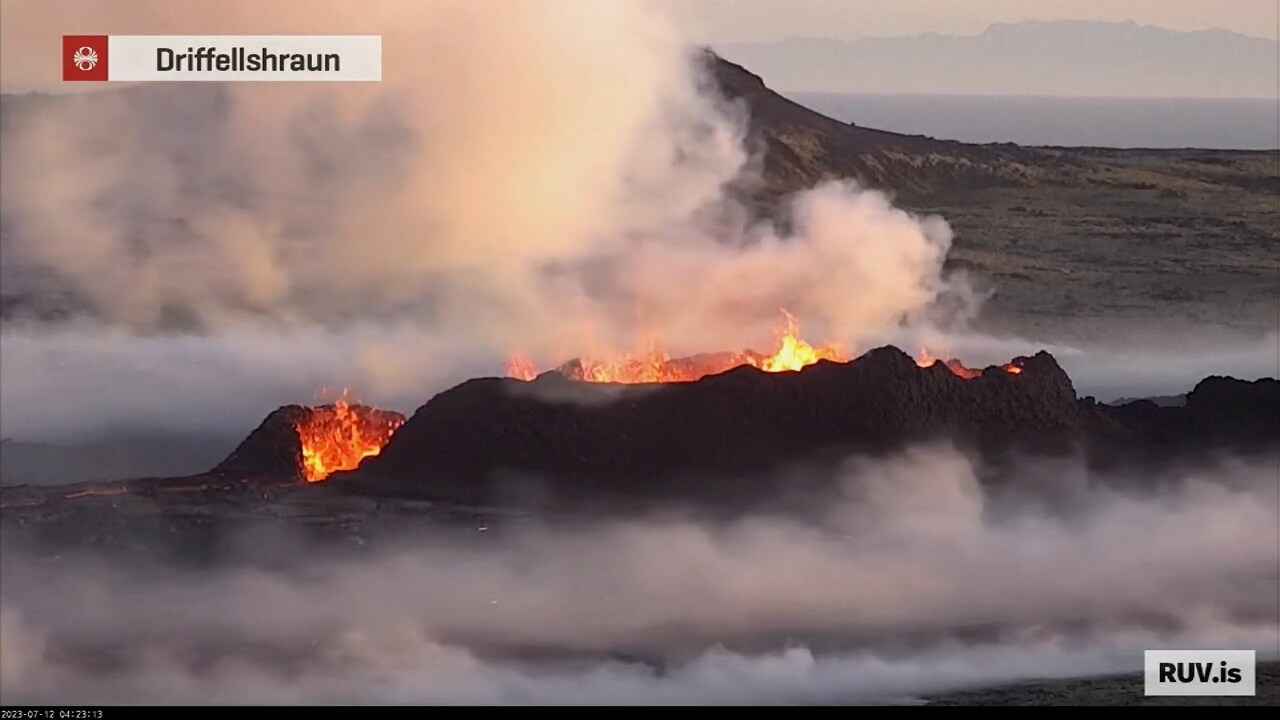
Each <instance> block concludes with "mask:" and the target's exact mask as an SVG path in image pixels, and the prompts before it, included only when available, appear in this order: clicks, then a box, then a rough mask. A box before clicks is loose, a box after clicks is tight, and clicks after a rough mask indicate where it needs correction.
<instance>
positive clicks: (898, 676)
mask: <svg viewBox="0 0 1280 720" xmlns="http://www.w3.org/2000/svg"><path fill="white" fill-rule="evenodd" d="M1274 471H1275V467H1274V463H1273V462H1270V461H1268V462H1261V463H1245V462H1236V463H1230V464H1222V465H1220V466H1214V467H1205V468H1202V469H1200V470H1196V471H1191V470H1187V471H1181V472H1176V473H1171V474H1170V475H1168V476H1166V477H1162V478H1159V479H1158V480H1159V482H1155V483H1152V484H1150V485H1148V486H1146V489H1142V490H1140V489H1135V488H1136V487H1138V483H1137V479H1136V478H1126V477H1113V476H1106V475H1098V474H1093V473H1090V472H1089V471H1087V470H1086V469H1084V468H1083V467H1079V466H1075V465H1072V464H1071V463H1065V464H1048V463H1039V464H1028V465H1025V466H1023V467H1022V468H1021V470H1020V471H1019V472H1018V473H1017V477H1016V479H1015V481H1014V485H1015V486H1016V487H1017V488H1018V490H1017V491H1016V492H1015V493H1004V492H1001V493H996V492H993V491H991V490H990V489H985V488H984V487H983V486H981V485H980V484H979V483H978V480H977V475H979V474H980V473H981V472H982V469H981V467H979V466H975V465H973V464H972V463H971V462H970V461H969V460H968V459H966V458H965V457H964V456H962V455H960V454H958V453H957V452H956V451H954V450H952V449H950V448H948V447H941V446H940V447H921V448H917V449H915V450H913V451H910V452H908V453H906V454H904V455H902V456H900V457H896V458H891V459H888V460H883V461H866V460H859V461H851V462H850V464H848V465H847V466H846V467H845V469H844V470H843V471H842V475H841V486H842V487H843V491H842V492H841V493H840V494H839V495H838V496H837V497H834V498H830V502H829V503H826V504H825V507H826V508H827V510H826V511H824V512H823V513H821V514H819V515H818V516H817V517H812V518H806V519H804V520H801V519H798V518H791V517H782V516H752V517H746V518H742V519H739V520H736V521H732V522H708V521H705V520H701V521H698V520H693V519H683V518H679V517H667V518H653V519H648V520H630V521H613V522H608V521H598V522H590V521H585V522H584V521H573V520H569V519H561V520H558V521H556V522H555V523H554V524H551V523H541V522H539V521H534V520H529V521H527V522H525V523H520V522H516V521H504V522H498V523H496V524H492V526H491V527H490V528H489V531H488V532H485V533H480V532H477V531H476V529H475V526H474V525H467V526H465V527H459V526H456V525H455V526H452V527H451V528H450V527H442V528H441V529H440V531H439V534H438V535H434V536H433V537H432V538H431V539H430V540H429V541H415V540H412V539H404V540H402V541H400V542H398V543H397V542H391V543H390V544H389V545H377V547H378V548H379V549H375V550H373V551H372V552H370V553H367V554H364V555H361V556H360V557H358V558H352V557H346V558H345V559H340V558H331V557H326V556H325V555H324V554H323V553H322V552H321V551H320V550H319V549H318V548H317V547H316V546H314V545H311V544H304V543H300V542H298V543H295V542H290V541H289V540H288V539H287V538H283V539H282V538H276V540H275V541H274V542H263V541H262V537H260V536H255V537H256V538H257V539H256V540H254V541H252V542H251V543H249V544H251V545H253V546H254V547H257V548H260V549H261V548H267V549H271V548H274V549H275V554H274V555H271V554H270V553H268V557H265V558H264V559H263V560H262V561H261V562H252V563H250V564H248V565H245V564H231V565H223V566H219V567H216V568H212V569H204V570H198V569H190V568H188V569H185V570H184V569H178V568H172V567H166V566H165V565H163V564H161V563H158V562H157V563H142V564H139V563H137V562H134V561H125V562H121V561H112V560H104V559H93V558H90V557H87V556H80V557H77V556H70V555H62V556H59V557H57V558H54V559H52V560H50V559H48V558H47V557H46V558H45V559H37V558H35V557H34V556H32V555H29V554H27V552H26V548H23V547H22V546H20V545H19V544H18V543H16V542H13V538H12V537H10V538H9V542H7V543H6V544H5V545H4V547H3V552H4V556H3V558H4V562H3V564H2V565H0V570H2V571H3V580H4V582H3V583H2V584H0V623H3V630H2V631H0V653H2V654H0V687H2V688H3V692H4V697H5V698H6V700H7V701H10V702H40V703H43V702H53V701H55V700H56V701H58V702H76V701H81V702H85V701H94V702H219V701H225V700H227V699H229V698H235V699H236V700H238V701H245V702H259V701H260V702H498V703H503V702H588V703H593V702H715V703H722V702H733V703H740V702H748V703H751V702H836V701H862V702H867V701H896V700H903V699H906V698H908V697H910V696H913V695H916V694H919V693H924V692H929V691H935V690H941V689H945V688H953V687H961V686H965V685H972V684H982V683H993V682H999V681H1004V680H1012V679H1018V678H1028V677H1055V676H1066V675H1078V674H1090V673H1105V672H1117V671H1135V670H1136V669H1138V668H1140V667H1141V651H1142V650H1143V649H1146V648H1156V647H1168V646H1175V647H1198V646H1219V647H1242V648H1255V649H1257V650H1259V651H1260V652H1261V653H1262V657H1263V658H1266V657H1268V656H1269V655H1268V653H1272V652H1273V651H1274V648H1275V642H1276V638H1277V633H1278V632H1280V627H1278V626H1277V625H1276V609H1277V608H1276V602H1277V598H1276V596H1275V587H1276V582H1277V579H1278V578H1277V557H1276V546H1277V545H1276V542H1277V537H1276V528H1277V527H1278V522H1280V517H1278V516H1277V507H1278V506H1277V498H1276V487H1275V482H1274ZM1119 488H1128V489H1119ZM1043 491H1048V492H1049V493H1050V494H1051V495H1052V496H1053V498H1054V502H1053V508H1054V509H1053V510H1052V511H1051V510H1049V509H1047V507H1048V506H1047V505H1045V504H1043V503H1040V502H1037V501H1035V500H1034V498H1035V497H1037V496H1040V494H1041V493H1042V492H1043ZM1192 529H1193V530H1194V532H1192V531H1190V530H1192ZM1099 558H1105V561H1101V562H1100V561H1099Z"/></svg>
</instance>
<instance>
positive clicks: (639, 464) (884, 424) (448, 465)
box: [331, 347, 1280, 505]
mask: <svg viewBox="0 0 1280 720" xmlns="http://www.w3.org/2000/svg"><path fill="white" fill-rule="evenodd" d="M1012 364H1013V365H1015V366H1017V367H1018V368H1020V369H1021V372H1020V373H1018V374H1011V373H1009V372H1006V371H1005V370H1003V369H1001V368H999V367H989V368H986V369H985V370H983V371H982V373H981V375H980V376H978V377H976V378H973V379H969V380H966V379H962V378H960V377H957V376H956V375H955V374H954V373H952V372H951V371H949V370H947V369H946V368H945V367H944V366H943V365H942V364H941V363H937V364H935V365H933V366H930V367H927V368H920V367H918V366H917V365H916V363H915V361H913V360H912V359H911V358H910V357H908V356H907V355H906V354H904V353H903V352H902V351H900V350H898V349H897V348H893V347H883V348H879V349H876V350H872V351H871V352H869V353H867V354H866V355H863V356H862V357H860V358H858V359H856V360H854V361H852V362H848V363H833V362H825V361H824V362H819V363H817V364H815V365H811V366H809V367H806V368H805V369H803V370H802V371H800V372H792V373H765V372H762V371H760V370H757V369H755V368H752V367H739V368H736V369H733V370H730V371H728V372H726V373H723V374H720V375H714V376H710V377H706V378H703V379H701V380H698V381H696V382H689V383H668V384H662V385H609V384H591V383H579V382H574V381H572V380H568V379H566V378H565V377H564V376H562V375H560V374H559V373H556V372H551V373H545V374H543V375H542V376H539V377H538V378H537V379H536V380H534V381H532V382H524V381H519V380H511V379H502V378H481V379H476V380H471V381H468V382H466V383H463V384H462V385H459V386H457V387H455V388H453V389H451V390H448V391H446V392H444V393H441V394H440V395H437V396H436V397H435V398H432V400H431V401H430V402H428V403H427V404H426V405H424V406H422V407H421V408H419V409H418V411H417V412H416V413H414V415H413V417H412V418H410V419H409V421H408V422H406V423H405V425H404V426H403V427H401V428H400V430H399V431H398V432H397V433H396V434H395V435H394V436H393V437H392V439H391V442H390V443H388V444H387V446H386V447H385V448H384V449H383V451H382V453H381V454H380V455H378V456H377V457H374V458H370V459H368V460H366V461H365V462H364V463H363V464H362V465H361V466H360V468H359V469H358V470H357V471H355V472H352V473H345V474H338V475H335V476H334V477H333V478H331V481H332V482H335V483H341V487H343V488H344V489H347V490H350V491H352V492H358V493H367V494H374V495H392V496H405V497H415V498H424V499H437V500H445V501H452V502H461V503H468V504H482V505H483V504H512V503H514V504H523V503H539V504H541V503H546V504H550V505H559V504H573V503H576V502H585V501H590V502H597V501H598V502H602V503H606V504H607V503H608V502H610V501H615V500H616V501H619V502H634V501H654V502H662V501H666V500H678V501H691V500H692V501H698V500H707V501H714V502H716V503H724V502H733V501H739V500H740V501H745V502H754V501H757V500H762V499H765V498H767V497H769V496H771V495H774V494H776V493H778V492H791V491H795V490H798V489H800V486H796V487H791V488H780V487H778V483H779V480H778V478H779V471H780V470H781V471H785V470H786V468H787V467H788V466H789V465H792V464H796V463H806V462H815V463H829V462H835V461H838V460H839V459H840V458H843V457H846V456H848V455H849V454H854V453H872V454H883V453H887V452H892V451H893V450H896V449H900V448H902V447H903V446H904V445H906V444H909V443H911V442H915V441H922V440H929V439H937V438H948V439H950V440H953V441H955V442H956V443H958V444H959V445H960V446H962V447H965V448H969V449H971V450H973V451H975V452H978V453H982V454H984V455H986V456H993V457H994V456H1000V455H1001V454H1004V453H1007V452H1008V451H1018V452H1025V453H1040V454H1045V453H1047V454H1058V453H1065V452H1072V451H1076V450H1079V449H1085V450H1087V451H1091V452H1097V453H1098V454H1099V457H1100V458H1102V459H1106V460H1116V459H1120V458H1124V457H1127V456H1129V455H1132V454H1134V453H1133V451H1141V452H1142V453H1145V454H1146V455H1144V457H1145V456H1156V457H1170V456H1176V455H1178V454H1179V453H1181V452H1182V451H1184V450H1189V449H1193V448H1194V449H1206V448H1211V447H1224V448H1226V447H1230V448H1240V449H1249V448H1253V447H1256V446H1258V445H1260V444H1261V445H1265V444H1267V443H1268V442H1272V443H1274V439H1275V438H1274V435H1275V433H1274V428H1275V427H1276V426H1277V425H1276V422H1275V421H1276V420H1277V419H1280V415H1277V409H1280V402H1277V394H1276V392H1277V390H1276V389H1277V383H1276V382H1275V381H1274V380H1267V381H1258V382H1255V383H1244V382H1241V381H1237V380H1232V379H1224V378H1211V379H1209V380H1206V381H1204V382H1202V383H1200V385H1199V386H1197V388H1196V390H1195V391H1193V392H1192V393H1191V394H1190V395H1189V397H1188V404H1187V407H1186V408H1155V406H1154V405H1153V404H1152V405H1151V407H1150V408H1149V407H1147V404H1144V403H1134V404H1131V405H1126V406H1124V407H1121V408H1111V407H1108V406H1105V405H1099V404H1097V403H1095V402H1093V400H1092V399H1091V398H1086V399H1084V400H1078V399H1077V397H1076V394H1075V390H1074V388H1073V387H1072V384H1071V380H1070V378H1069V377H1068V376H1067V374H1066V373H1065V372H1064V371H1063V370H1062V368H1061V367H1060V366H1059V365H1058V363H1057V362H1056V361H1055V360H1054V358H1053V357H1052V356H1051V355H1049V354H1048V353H1045V352H1040V353H1037V354H1036V355H1034V356H1032V357H1019V358H1015V359H1014V360H1013V363H1012ZM1152 408H1154V410H1153V409H1152ZM796 475H797V476H799V475H810V476H814V477H817V476H821V475H822V473H796ZM798 482H799V481H798Z"/></svg>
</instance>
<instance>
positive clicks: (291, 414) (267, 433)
mask: <svg viewBox="0 0 1280 720" xmlns="http://www.w3.org/2000/svg"><path fill="white" fill-rule="evenodd" d="M306 413H307V408H306V407H304V406H302V405H286V406H284V407H282V408H279V409H278V410H276V411H275V412H273V413H271V414H270V415H268V416H267V418H266V419H265V420H263V421H262V424H261V425H259V426H258V428H257V429H256V430H254V431H253V432H251V433H249V435H248V437H246V438H245V439H244V440H243V441H242V442H241V443H240V444H239V445H237V446H236V449H235V450H232V451H231V454H230V455H228V456H227V459H225V460H223V461H222V462H221V463H219V464H218V465H217V467H215V468H214V469H213V470H212V471H211V472H212V473H213V474H214V475H217V476H220V477H254V476H258V475H269V476H273V477H278V478H291V479H295V480H301V479H302V443H301V442H300V441H299V440H298V432H297V430H295V429H294V428H295V427H296V426H297V424H298V422H299V421H300V420H301V419H302V418H303V417H304V416H305V415H306Z"/></svg>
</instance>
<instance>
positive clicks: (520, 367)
mask: <svg viewBox="0 0 1280 720" xmlns="http://www.w3.org/2000/svg"><path fill="white" fill-rule="evenodd" d="M507 377H509V378H515V379H517V380H532V379H534V378H536V377H538V367H537V366H536V365H534V364H533V361H532V360H530V359H529V356H528V355H525V354H524V353H515V354H513V355H512V356H511V359H510V360H508V361H507Z"/></svg>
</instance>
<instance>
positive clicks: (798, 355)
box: [506, 310, 846, 384]
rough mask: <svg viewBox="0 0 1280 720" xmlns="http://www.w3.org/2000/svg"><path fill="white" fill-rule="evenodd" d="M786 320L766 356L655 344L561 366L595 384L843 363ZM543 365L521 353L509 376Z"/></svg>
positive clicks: (530, 374)
mask: <svg viewBox="0 0 1280 720" xmlns="http://www.w3.org/2000/svg"><path fill="white" fill-rule="evenodd" d="M782 314H783V317H784V318H785V321H786V322H785V325H784V327H783V328H782V329H781V330H780V332H779V335H778V340H777V345H776V346H775V349H774V352H773V354H771V355H765V354H763V353H760V352H756V351H754V350H745V351H742V352H716V353H703V354H700V355H693V356H690V357H683V358H674V359H673V358H671V357H670V356H669V355H668V354H667V352H666V351H665V350H663V349H662V348H660V347H658V346H657V345H656V344H651V345H650V347H649V348H648V349H646V350H642V351H639V352H635V353H627V354H624V355H622V356H620V357H616V358H612V359H599V358H592V357H580V358H578V359H576V360H572V361H570V362H567V363H565V364H563V365H561V366H560V367H558V368H556V369H557V370H558V371H559V372H560V373H561V374H562V375H565V376H566V377H569V378H571V379H574V380H581V381H583V382H593V383H627V384H635V383H670V382H692V381H694V380H698V379H699V378H703V377H706V376H707V375H715V374H718V373H722V372H725V371H726V370H732V369H733V368H735V367H740V366H742V365H750V366H752V367H756V368H759V369H761V370H764V371H765V372H786V371H789V370H799V369H801V368H803V367H805V366H807V365H812V364H814V363H816V362H818V361H819V360H833V361H838V362H843V361H844V360H845V359H846V356H845V353H844V351H843V350H842V349H841V347H840V346H839V345H836V344H834V343H831V344H827V345H822V346H819V347H814V346H813V345H810V344H809V343H807V342H805V341H804V340H802V339H801V338H800V327H799V323H797V322H796V319H795V317H794V316H793V315H792V314H791V313H789V312H787V311H786V310H783V311H782ZM537 374H538V372H537V367H536V366H535V365H534V364H533V362H531V361H530V360H529V358H528V357H527V356H525V355H523V354H520V353H516V354H514V355H512V356H511V359H510V360H509V361H508V362H507V369H506V375H507V377H510V378H515V379H518V380H532V379H533V378H535V377H537Z"/></svg>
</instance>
